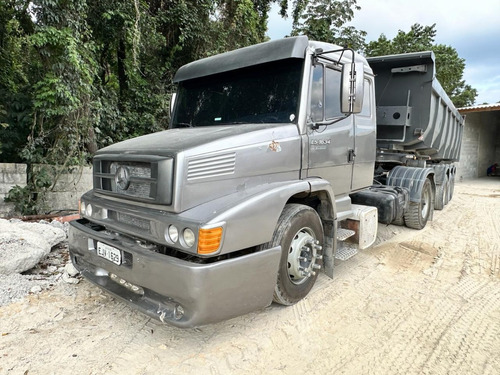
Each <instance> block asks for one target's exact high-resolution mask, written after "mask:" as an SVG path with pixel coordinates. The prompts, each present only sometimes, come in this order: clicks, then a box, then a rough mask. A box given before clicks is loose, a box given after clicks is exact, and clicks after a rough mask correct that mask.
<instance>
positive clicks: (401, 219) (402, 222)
mask: <svg viewBox="0 0 500 375" xmlns="http://www.w3.org/2000/svg"><path fill="white" fill-rule="evenodd" d="M391 224H392V225H400V226H404V225H405V218H404V217H403V216H401V217H398V218H396V219H394V220H393V221H392V223H391Z"/></svg>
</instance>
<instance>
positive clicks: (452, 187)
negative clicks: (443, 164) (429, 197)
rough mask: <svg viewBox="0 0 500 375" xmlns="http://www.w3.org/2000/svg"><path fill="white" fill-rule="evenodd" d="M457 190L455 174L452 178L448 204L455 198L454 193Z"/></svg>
mask: <svg viewBox="0 0 500 375" xmlns="http://www.w3.org/2000/svg"><path fill="white" fill-rule="evenodd" d="M454 190H455V174H454V173H453V174H452V175H451V176H450V186H449V191H448V202H449V201H451V198H453V191H454Z"/></svg>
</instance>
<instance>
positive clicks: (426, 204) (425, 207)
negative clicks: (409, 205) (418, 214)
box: [422, 186, 431, 219]
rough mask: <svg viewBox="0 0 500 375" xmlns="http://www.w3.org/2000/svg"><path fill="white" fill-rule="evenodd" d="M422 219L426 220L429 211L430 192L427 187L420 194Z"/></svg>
mask: <svg viewBox="0 0 500 375" xmlns="http://www.w3.org/2000/svg"><path fill="white" fill-rule="evenodd" d="M422 195H423V196H422V218H424V219H425V218H426V217H427V215H428V214H429V211H430V209H431V192H430V189H429V186H426V187H425V188H424V191H423V192H422Z"/></svg>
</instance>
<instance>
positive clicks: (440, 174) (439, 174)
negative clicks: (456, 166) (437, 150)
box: [432, 164, 452, 185]
mask: <svg viewBox="0 0 500 375" xmlns="http://www.w3.org/2000/svg"><path fill="white" fill-rule="evenodd" d="M451 166H452V165H451V164H436V165H433V166H432V169H434V182H435V183H436V185H442V184H443V183H444V182H445V180H446V177H447V176H449V174H450V168H451Z"/></svg>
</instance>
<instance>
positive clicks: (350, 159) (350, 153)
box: [347, 149, 356, 163]
mask: <svg viewBox="0 0 500 375" xmlns="http://www.w3.org/2000/svg"><path fill="white" fill-rule="evenodd" d="M355 158H356V153H355V152H354V150H353V149H350V150H349V151H348V153H347V162H348V163H354V159H355Z"/></svg>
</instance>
